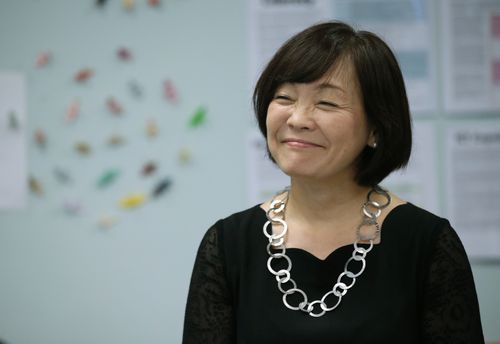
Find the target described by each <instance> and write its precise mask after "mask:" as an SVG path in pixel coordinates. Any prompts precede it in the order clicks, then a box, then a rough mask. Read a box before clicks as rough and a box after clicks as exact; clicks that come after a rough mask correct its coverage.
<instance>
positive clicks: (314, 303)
mask: <svg viewBox="0 0 500 344" xmlns="http://www.w3.org/2000/svg"><path fill="white" fill-rule="evenodd" d="M316 304H319V305H320V309H321V312H319V313H314V312H313V311H314V305H316ZM325 307H326V304H325V303H324V302H323V301H322V300H315V301H313V302H311V303H310V304H309V306H308V307H307V312H308V313H309V315H310V316H312V317H315V318H319V317H320V316H322V315H324V314H325V313H326V311H325Z"/></svg>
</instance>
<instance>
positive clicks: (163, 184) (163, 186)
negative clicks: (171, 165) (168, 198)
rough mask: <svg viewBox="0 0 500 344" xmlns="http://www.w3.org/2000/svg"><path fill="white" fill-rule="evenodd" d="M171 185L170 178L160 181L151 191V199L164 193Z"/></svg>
mask: <svg viewBox="0 0 500 344" xmlns="http://www.w3.org/2000/svg"><path fill="white" fill-rule="evenodd" d="M171 185H172V180H171V179H170V178H164V179H162V180H161V181H160V182H159V183H158V184H156V186H155V187H154V189H153V197H154V198H157V197H159V196H161V195H162V194H163V193H165V192H166V191H167V190H168V189H169V188H170V186H171Z"/></svg>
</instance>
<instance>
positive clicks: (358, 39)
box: [253, 21, 412, 186]
mask: <svg viewBox="0 0 500 344" xmlns="http://www.w3.org/2000/svg"><path fill="white" fill-rule="evenodd" d="M342 62H348V63H350V64H351V65H352V67H353V72H354V76H353V77H356V78H357V81H358V83H357V84H358V85H359V87H358V88H359V91H360V93H361V99H362V103H363V107H364V111H365V114H366V117H367V121H368V123H369V125H371V126H372V128H374V130H375V136H376V138H377V140H376V141H377V148H375V149H374V148H371V147H368V146H367V147H365V149H364V150H363V151H362V152H361V154H360V156H359V157H358V159H357V166H356V167H357V169H356V175H355V180H356V182H357V183H358V184H359V185H363V186H374V185H376V184H378V183H380V182H381V181H382V180H383V179H384V178H385V177H387V176H388V175H389V174H390V173H391V172H393V171H395V170H397V169H399V168H403V167H405V166H406V165H407V164H408V160H409V158H410V154H411V145H412V134H411V118H410V109H409V105H408V98H407V96H406V90H405V85H404V80H403V76H402V74H401V70H400V68H399V65H398V62H397V60H396V57H395V56H394V54H393V53H392V51H391V49H390V48H389V47H388V46H387V44H386V43H385V42H384V41H383V40H382V39H380V38H379V37H378V36H377V35H375V34H373V33H371V32H368V31H355V30H354V29H353V28H352V27H351V26H349V25H347V24H345V23H342V22H338V21H331V22H324V23H320V24H316V25H314V26H311V27H309V28H307V29H305V30H304V31H302V32H299V33H298V34H296V35H295V36H293V37H292V38H290V39H289V40H288V41H287V42H285V44H284V45H283V46H282V47H281V48H280V49H279V50H278V51H277V52H276V54H275V55H274V56H273V58H272V59H271V61H270V62H269V63H268V65H267V66H266V68H265V69H264V71H263V72H262V74H261V76H260V78H259V80H258V81H257V84H256V86H255V90H254V93H253V107H254V110H255V116H256V118H257V121H258V124H259V128H260V131H261V132H262V134H263V135H264V137H267V129H266V117H267V109H268V107H269V104H270V103H271V101H272V99H273V97H274V94H275V92H276V90H277V88H278V87H279V86H281V85H282V84H283V83H286V82H292V83H309V82H314V81H316V80H319V79H320V78H321V77H323V76H324V75H326V74H327V73H329V72H330V71H331V69H332V67H333V66H334V65H335V64H336V63H342ZM268 153H269V150H268ZM269 157H270V158H271V160H273V161H274V159H273V157H272V156H271V154H270V153H269Z"/></svg>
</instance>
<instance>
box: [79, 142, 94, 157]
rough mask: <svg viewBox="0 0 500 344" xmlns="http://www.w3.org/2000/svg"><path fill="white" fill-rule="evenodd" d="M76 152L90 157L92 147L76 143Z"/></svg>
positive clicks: (85, 143)
mask: <svg viewBox="0 0 500 344" xmlns="http://www.w3.org/2000/svg"><path fill="white" fill-rule="evenodd" d="M75 150H76V151H77V152H78V153H80V155H89V154H90V153H91V152H92V148H91V147H90V145H89V144H88V143H87V142H83V141H81V142H77V143H75Z"/></svg>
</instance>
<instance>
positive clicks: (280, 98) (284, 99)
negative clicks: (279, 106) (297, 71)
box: [274, 94, 292, 103]
mask: <svg viewBox="0 0 500 344" xmlns="http://www.w3.org/2000/svg"><path fill="white" fill-rule="evenodd" d="M274 100H277V101H279V102H282V103H289V102H291V101H292V98H290V97H289V96H286V95H282V94H278V95H276V96H274Z"/></svg>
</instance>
